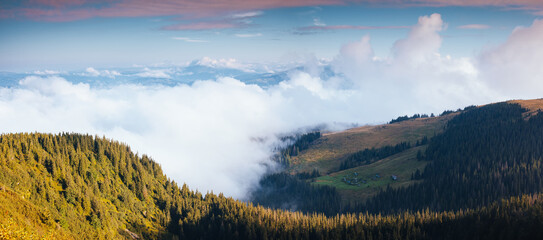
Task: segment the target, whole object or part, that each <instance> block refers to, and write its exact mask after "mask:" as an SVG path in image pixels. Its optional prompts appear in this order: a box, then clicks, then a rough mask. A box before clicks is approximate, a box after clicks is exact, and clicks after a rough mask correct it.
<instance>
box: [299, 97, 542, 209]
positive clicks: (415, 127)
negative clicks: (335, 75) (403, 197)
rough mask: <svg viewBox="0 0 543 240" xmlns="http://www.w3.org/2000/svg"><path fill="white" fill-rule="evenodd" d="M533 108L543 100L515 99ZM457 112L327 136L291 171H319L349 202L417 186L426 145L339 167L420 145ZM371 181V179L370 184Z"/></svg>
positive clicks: (538, 107)
mask: <svg viewBox="0 0 543 240" xmlns="http://www.w3.org/2000/svg"><path fill="white" fill-rule="evenodd" d="M509 102H511V103H518V104H520V105H521V106H522V107H524V108H526V109H529V111H528V112H527V113H526V115H527V117H529V116H531V115H532V114H534V113H535V112H537V111H538V110H542V109H543V99H534V100H513V101H509ZM455 115H456V113H453V114H449V115H445V116H441V117H436V118H422V119H414V120H407V121H403V122H398V123H394V124H386V125H377V126H364V127H359V128H353V129H349V130H346V131H342V132H335V133H328V134H324V136H323V137H321V138H320V139H318V140H317V141H316V142H315V143H313V144H312V145H311V146H310V148H309V149H307V150H305V151H303V152H302V153H301V154H300V155H298V156H297V157H294V158H293V165H292V166H291V171H293V172H304V171H307V172H309V171H312V170H313V169H318V170H319V171H320V172H321V173H323V174H327V175H325V176H322V177H319V178H317V179H315V180H316V181H315V184H319V185H328V186H334V187H336V188H337V190H338V191H339V192H340V194H341V195H342V197H343V198H344V200H345V201H353V200H357V201H365V199H367V198H368V197H370V196H373V195H374V194H376V193H378V192H379V190H380V189H381V188H383V187H386V186H387V185H388V184H390V186H391V187H401V186H407V185H409V184H412V183H414V182H415V181H413V180H411V179H410V178H411V173H413V172H414V171H416V170H417V169H419V170H421V171H422V170H423V169H424V166H425V165H426V162H419V161H417V160H416V159H415V156H416V153H417V151H418V150H419V149H422V150H423V148H424V147H425V146H422V147H418V148H413V149H410V150H407V151H404V152H402V153H399V154H396V155H394V156H391V157H388V158H385V159H382V160H380V161H378V162H376V163H373V164H370V165H366V166H359V167H356V168H352V169H347V170H344V171H339V172H338V169H339V165H340V164H341V162H342V161H343V159H344V158H345V157H346V156H348V155H350V154H352V153H354V152H357V151H360V150H363V149H365V148H372V147H375V148H378V147H382V146H386V145H395V144H397V143H400V142H404V141H408V142H411V143H414V142H416V141H417V140H419V139H421V138H422V137H424V136H427V137H431V136H433V135H434V133H439V132H440V131H442V130H443V127H444V126H445V124H446V122H447V121H448V120H449V119H451V118H452V117H454V116H455ZM354 172H357V173H358V174H359V177H358V178H359V179H360V178H363V179H366V181H367V183H366V184H360V186H353V185H348V184H346V183H344V182H343V181H342V179H343V177H347V176H348V178H349V177H350V178H352V177H354V175H353V173H354ZM375 174H380V176H381V178H380V179H378V180H371V177H372V176H375ZM392 174H394V175H397V176H398V180H397V181H392V179H391V175H392ZM368 179H370V180H369V181H368Z"/></svg>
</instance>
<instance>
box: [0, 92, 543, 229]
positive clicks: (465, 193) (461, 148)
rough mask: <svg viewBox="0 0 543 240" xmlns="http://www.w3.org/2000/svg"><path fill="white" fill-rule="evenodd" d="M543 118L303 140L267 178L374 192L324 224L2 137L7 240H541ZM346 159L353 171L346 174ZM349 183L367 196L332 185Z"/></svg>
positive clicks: (97, 141)
mask: <svg viewBox="0 0 543 240" xmlns="http://www.w3.org/2000/svg"><path fill="white" fill-rule="evenodd" d="M542 106H543V101H542V100H533V101H512V102H506V103H496V104H489V105H486V106H480V107H468V108H466V109H464V110H462V111H457V112H454V113H449V114H445V115H442V116H440V117H435V118H422V117H421V118H414V119H408V120H405V121H400V122H395V123H392V124H387V125H382V126H373V127H370V126H367V127H362V128H357V129H351V130H348V131H345V132H340V133H330V134H323V135H322V136H321V135H320V134H313V135H311V137H309V138H307V137H306V138H303V139H304V141H301V142H299V144H298V145H296V144H294V145H293V146H294V147H293V148H292V150H293V151H285V153H288V154H287V155H288V158H289V159H288V161H286V162H288V163H289V165H287V166H286V168H285V169H286V173H288V174H286V175H284V176H285V177H284V178H281V177H277V178H270V179H279V180H281V181H283V183H285V184H286V186H287V188H288V186H289V182H291V181H290V180H284V179H286V178H290V177H294V178H295V180H297V181H295V184H300V183H302V185H299V186H301V187H298V188H292V189H294V190H295V191H298V192H297V193H296V194H297V195H300V196H302V195H304V194H305V193H304V192H303V191H305V190H304V189H309V188H313V190H312V191H314V192H317V193H318V191H320V189H321V188H322V187H321V185H328V186H330V185H335V186H337V187H335V188H328V190H329V191H331V192H329V196H330V197H336V196H335V195H334V193H333V190H330V189H338V191H340V192H341V191H343V190H341V189H342V184H343V185H345V186H347V188H345V189H347V190H349V191H352V192H358V191H361V189H368V188H369V189H373V190H372V191H374V192H371V193H370V194H367V196H365V197H364V198H363V200H365V201H351V200H353V199H350V200H349V201H346V202H347V203H345V202H343V203H341V204H340V205H339V206H338V209H337V212H345V213H344V214H336V215H334V214H327V215H328V216H326V215H325V214H322V213H311V212H314V211H317V212H321V211H320V210H322V209H319V208H323V207H324V206H320V205H319V204H314V205H313V206H312V208H313V210H311V208H307V209H305V210H304V211H305V212H307V213H305V214H304V213H302V212H297V211H289V210H281V209H270V208H266V207H265V206H258V205H254V204H252V203H247V202H241V201H238V200H234V199H232V198H227V197H224V196H223V195H222V194H218V195H216V194H213V193H207V194H201V193H199V192H194V191H191V190H190V189H189V187H188V186H186V185H183V186H179V185H178V184H177V183H175V182H174V181H171V180H170V179H169V178H168V177H167V176H165V175H164V174H163V172H162V170H161V167H160V165H159V164H157V163H156V162H154V161H153V160H152V159H150V158H149V157H148V156H145V155H142V156H139V155H137V154H135V153H133V152H132V151H131V150H130V147H129V146H127V145H125V144H123V143H119V142H115V141H112V140H109V139H106V138H103V137H102V138H100V137H96V136H90V135H84V134H75V133H63V134H57V135H53V134H42V133H17V134H3V135H1V136H0V213H1V214H0V239H74V238H83V239H270V238H271V239H286V238H290V239H459V238H462V239H465V238H472V239H497V238H500V239H526V238H533V239H541V238H543V194H542V193H543V191H542V190H543V184H542V181H543V180H542V179H543V178H541V176H543V174H542V171H543V168H542V166H541V161H542V160H543V147H542V146H543V142H542V141H543V114H541V110H540V109H541V107H542ZM364 136H365V137H364ZM368 136H369V137H368ZM300 139H302V138H300ZM425 139H426V140H425ZM322 149H326V150H327V151H328V152H326V151H324V150H322ZM319 151H322V154H319ZM295 153H296V154H295ZM310 156H323V157H322V158H318V159H316V160H314V161H310V159H313V158H310ZM359 160H360V161H359ZM345 161H350V162H351V163H352V164H355V165H356V166H355V167H350V168H347V169H340V168H341V164H342V163H344V162H345ZM328 162H330V163H328ZM402 164H403V165H402ZM344 166H345V165H344ZM349 166H350V165H349ZM406 169H407V170H406ZM415 169H416V170H419V175H418V177H416V178H415V175H413V177H414V179H411V178H409V180H404V178H405V176H406V175H409V174H408V173H409V172H410V171H413V170H415ZM314 170H317V171H314ZM416 170H415V171H414V172H413V173H416ZM312 171H313V173H314V174H312ZM377 171H378V174H380V177H379V178H375V179H371V177H376V176H375V175H373V173H375V172H377ZM387 171H389V172H387ZM401 171H403V172H401ZM304 172H305V173H307V174H305V175H304V174H302V173H304ZM293 173H298V174H293ZM355 173H356V174H355ZM395 173H397V174H396V176H397V178H398V179H396V180H393V179H392V177H391V176H387V175H385V174H395ZM346 175H347V176H346ZM366 175H368V177H370V176H371V175H373V176H371V177H370V178H369V179H365V177H366ZM342 176H343V177H345V178H347V177H349V181H351V183H352V182H353V179H354V178H357V179H359V180H360V183H361V184H360V186H358V185H356V186H355V185H350V184H346V182H337V181H336V182H334V179H337V178H341V179H340V181H341V180H343V177H342ZM362 180H367V181H366V183H362ZM326 181H330V184H328V183H327V182H326ZM381 181H383V182H381ZM270 182H272V183H276V182H277V181H276V180H270ZM357 182H358V180H357ZM272 185H273V184H272ZM307 186H308V187H307ZM349 188H352V189H349ZM309 192H311V191H309ZM271 193H273V190H272V191H271ZM306 195H307V196H308V197H307V198H305V199H304V200H307V201H311V199H310V198H309V197H310V196H312V194H306ZM352 195H353V196H354V194H352ZM285 196H286V197H288V196H289V195H288V194H286V195H285ZM290 196H293V195H290ZM304 196H305V195H304ZM341 196H342V198H345V196H346V195H345V193H341ZM326 198H327V197H325V196H323V198H321V199H318V200H315V201H316V203H322V202H325V201H324V200H325V199H326ZM308 199H309V200H308ZM355 200H356V199H355ZM274 201H277V202H280V201H281V199H276V200H274ZM256 202H257V201H256ZM353 212H355V213H353ZM374 213H375V214H374ZM385 213H386V214H385Z"/></svg>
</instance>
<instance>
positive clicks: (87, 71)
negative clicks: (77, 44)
mask: <svg viewBox="0 0 543 240" xmlns="http://www.w3.org/2000/svg"><path fill="white" fill-rule="evenodd" d="M80 75H82V76H89V77H108V78H115V76H121V73H119V72H117V71H115V70H111V71H110V70H101V71H99V70H96V69H95V68H93V67H88V68H87V69H85V72H84V73H81V74H80Z"/></svg>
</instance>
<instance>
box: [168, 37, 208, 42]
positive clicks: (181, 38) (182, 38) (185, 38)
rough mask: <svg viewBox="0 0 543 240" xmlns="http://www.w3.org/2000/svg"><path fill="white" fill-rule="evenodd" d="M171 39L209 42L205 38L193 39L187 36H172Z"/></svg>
mask: <svg viewBox="0 0 543 240" xmlns="http://www.w3.org/2000/svg"><path fill="white" fill-rule="evenodd" d="M172 39H174V40H181V41H185V42H192V43H206V42H209V41H207V40H201V39H193V38H188V37H172Z"/></svg>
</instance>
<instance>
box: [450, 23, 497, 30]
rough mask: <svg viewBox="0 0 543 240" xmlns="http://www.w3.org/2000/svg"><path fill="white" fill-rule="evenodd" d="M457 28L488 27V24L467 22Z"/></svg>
mask: <svg viewBox="0 0 543 240" xmlns="http://www.w3.org/2000/svg"><path fill="white" fill-rule="evenodd" d="M457 28H459V29H489V28H490V26H488V25H485V24H467V25H462V26H458V27H457Z"/></svg>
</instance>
